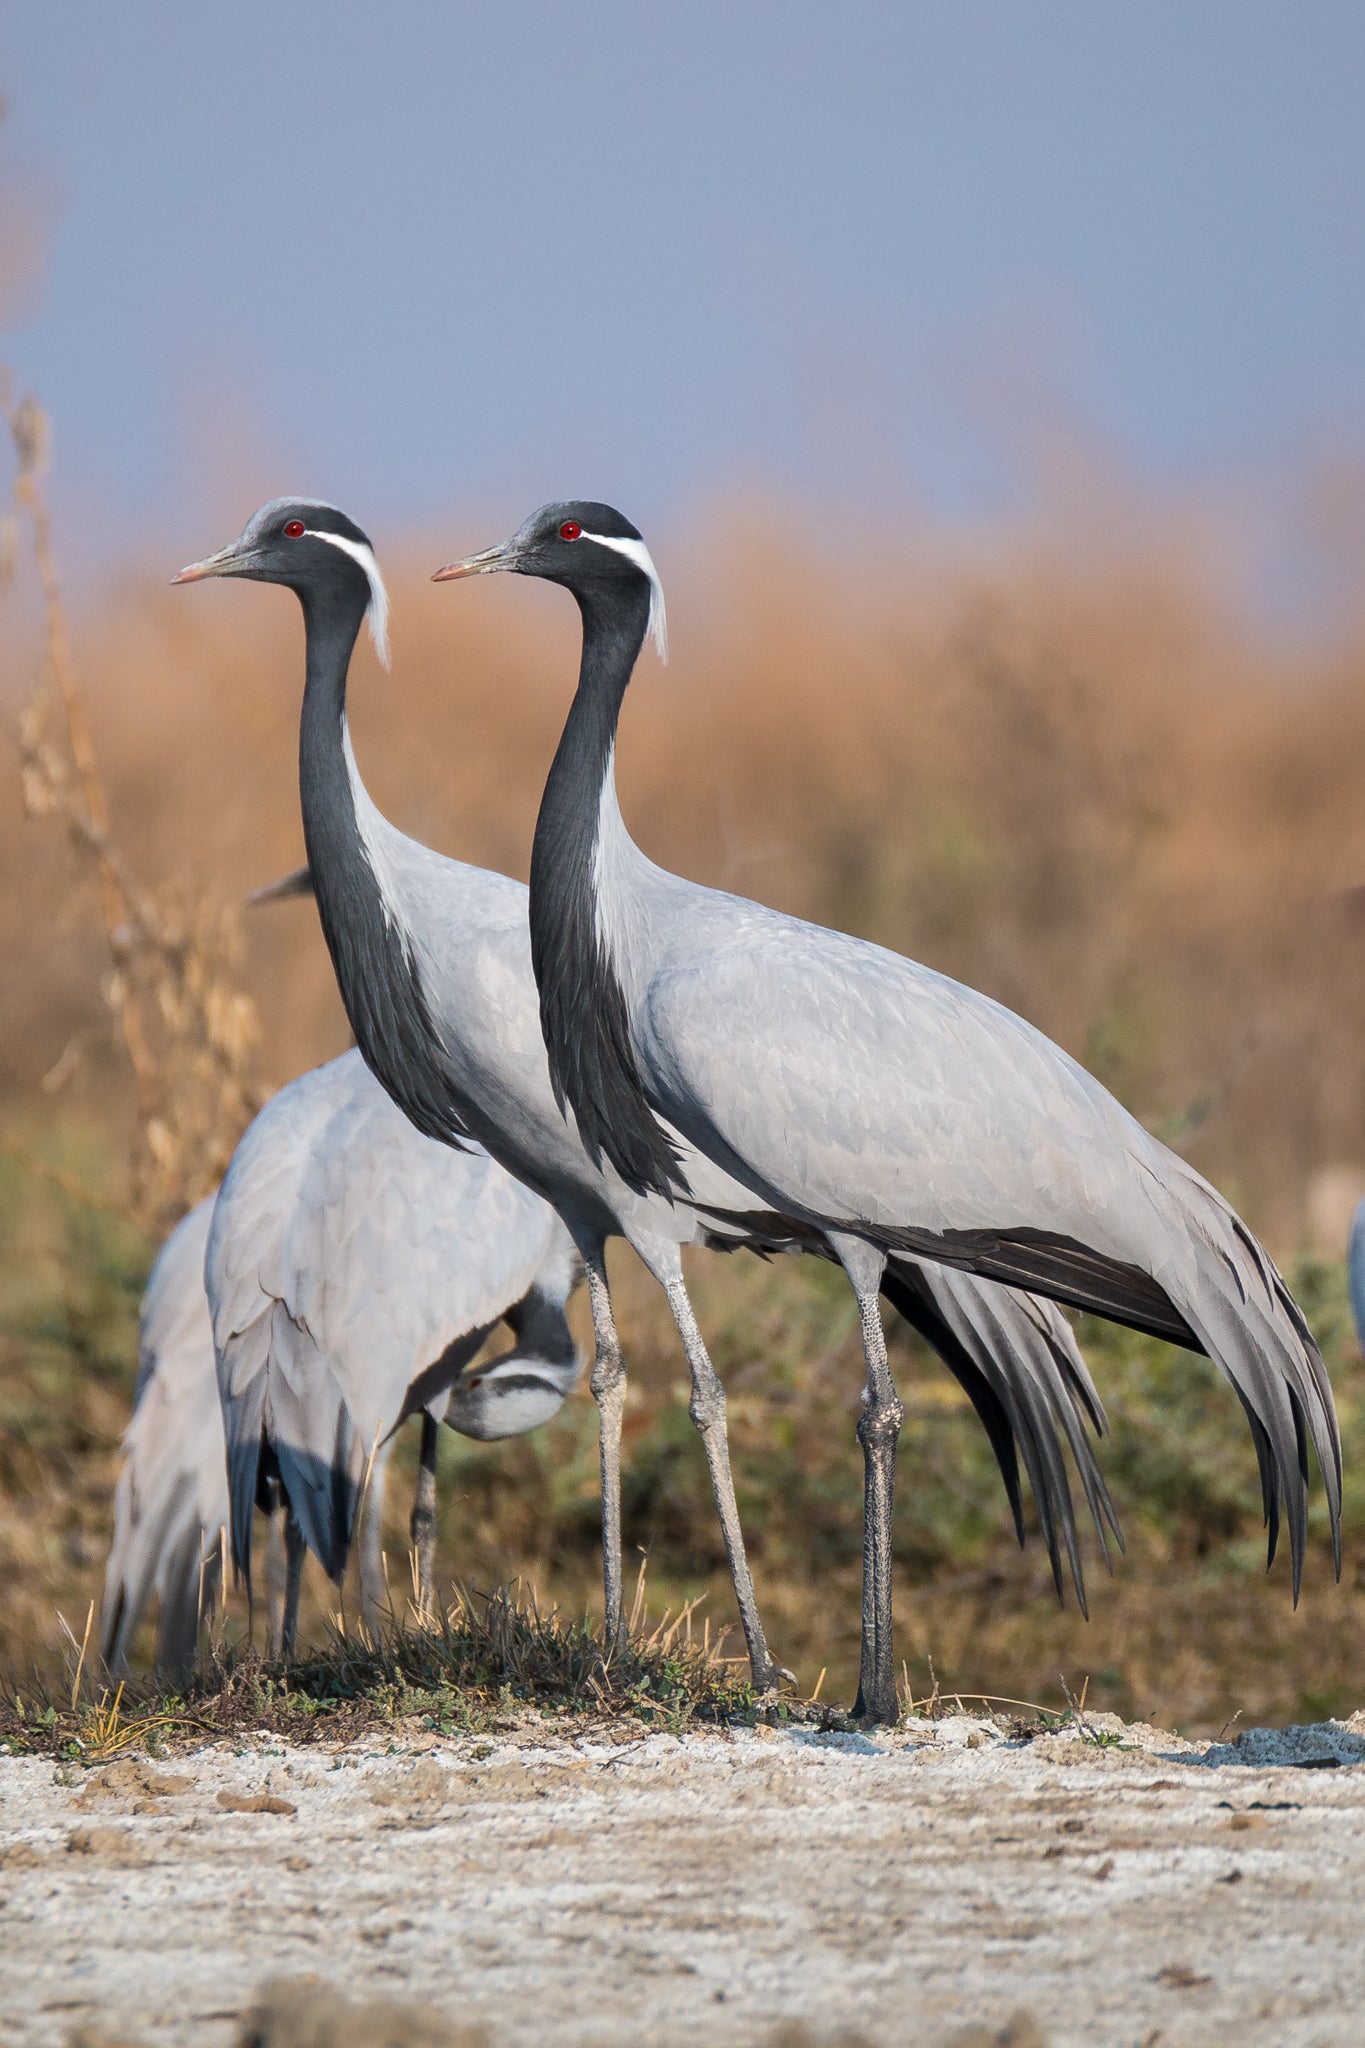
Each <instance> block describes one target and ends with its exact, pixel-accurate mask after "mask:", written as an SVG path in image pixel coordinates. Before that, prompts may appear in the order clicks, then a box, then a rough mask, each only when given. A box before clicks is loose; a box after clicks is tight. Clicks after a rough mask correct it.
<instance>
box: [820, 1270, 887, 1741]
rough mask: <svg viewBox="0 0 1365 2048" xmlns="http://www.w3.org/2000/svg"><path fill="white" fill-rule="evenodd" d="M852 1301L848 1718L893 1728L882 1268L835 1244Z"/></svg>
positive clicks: (885, 1361) (885, 1358)
mask: <svg viewBox="0 0 1365 2048" xmlns="http://www.w3.org/2000/svg"><path fill="white" fill-rule="evenodd" d="M831 1242H834V1246H835V1250H836V1251H837V1252H838V1254H839V1258H840V1261H841V1263H842V1265H843V1267H844V1270H845V1272H846V1273H847V1274H848V1277H849V1279H850V1281H851V1282H852V1284H853V1289H854V1292H855V1293H856V1295H857V1297H858V1317H859V1321H860V1322H861V1324H862V1334H863V1356H864V1357H865V1359H866V1361H867V1386H866V1389H865V1392H864V1397H863V1412H862V1414H861V1415H860V1417H859V1418H858V1441H859V1443H860V1444H861V1445H862V1447H863V1475H864V1476H863V1636H862V1652H861V1656H860V1659H859V1668H858V1697H857V1699H856V1700H855V1702H854V1705H853V1713H854V1718H855V1719H856V1720H860V1721H867V1722H872V1723H880V1724H882V1725H883V1726H885V1727H889V1728H893V1727H894V1726H895V1724H896V1722H897V1721H898V1720H899V1719H900V1702H899V1701H898V1699H897V1697H896V1660H895V1655H894V1651H893V1646H892V1635H891V1505H892V1498H893V1495H894V1492H895V1483H896V1441H897V1438H898V1437H899V1436H900V1433H901V1424H902V1423H903V1422H904V1420H905V1410H904V1408H902V1406H901V1404H900V1400H899V1398H898V1397H897V1394H896V1389H895V1386H894V1384H893V1382H892V1379H891V1368H890V1365H889V1364H888V1363H887V1357H886V1333H885V1332H884V1330H883V1329H882V1316H881V1307H880V1303H879V1300H878V1290H879V1288H880V1285H881V1275H882V1267H883V1264H884V1261H883V1259H882V1257H881V1255H880V1254H879V1253H877V1252H874V1251H873V1249H872V1248H871V1246H870V1245H866V1244H864V1243H862V1241H861V1240H859V1239H846V1238H845V1239H840V1240H838V1241H834V1240H833V1239H831Z"/></svg>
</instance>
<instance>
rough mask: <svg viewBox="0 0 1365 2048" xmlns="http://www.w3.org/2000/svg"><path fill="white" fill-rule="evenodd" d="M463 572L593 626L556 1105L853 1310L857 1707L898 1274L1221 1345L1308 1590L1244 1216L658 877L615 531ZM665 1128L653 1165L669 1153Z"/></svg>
mask: <svg viewBox="0 0 1365 2048" xmlns="http://www.w3.org/2000/svg"><path fill="white" fill-rule="evenodd" d="M472 561H473V563H478V564H481V565H483V566H485V567H492V568H512V569H515V570H517V571H519V572H520V573H522V574H530V575H540V576H546V577H548V578H550V579H551V580H553V581H556V582H560V583H563V584H564V585H566V586H567V587H568V588H569V589H570V590H571V591H572V593H573V595H574V597H575V598H576V600H577V602H578V605H579V609H580V612H581V614H582V617H583V628H584V632H583V657H582V665H581V669H580V675H579V683H578V690H577V694H576V696H575V699H574V703H573V706H572V709H571V711H570V714H569V718H568V722H567V724H566V726H565V729H564V735H563V738H562V740H561V743H560V747H559V750H558V753H557V754H556V758H555V762H554V766H553V768H552V770H551V774H550V778H549V780H548V782H547V784H546V789H545V796H544V800H543V802H542V806H541V811H540V817H539V820H538V823H537V828H536V847H535V851H534V852H533V855H532V867H531V891H532V900H531V929H532V944H533V947H534V948H535V950H536V956H537V973H538V979H539V988H540V998H541V1013H542V1019H543V1021H544V1023H545V1026H546V1031H547V1037H548V1048H549V1055H550V1064H551V1069H552V1073H553V1074H554V1076H555V1079H556V1082H557V1085H558V1087H559V1089H560V1090H561V1092H562V1094H563V1095H564V1097H565V1099H566V1100H567V1102H568V1103H569V1105H570V1106H571V1107H572V1109H573V1110H574V1112H575V1114H576V1115H577V1117H578V1119H579V1122H580V1125H581V1126H583V1127H584V1128H585V1129H591V1130H592V1131H593V1132H594V1133H595V1135H596V1137H597V1140H598V1141H599V1142H600V1144H601V1146H602V1149H603V1151H604V1152H605V1154H606V1156H607V1157H608V1158H609V1159H613V1160H615V1162H616V1164H617V1165H618V1167H620V1168H621V1170H622V1171H624V1172H628V1173H632V1174H634V1175H636V1176H637V1177H640V1178H642V1179H643V1181H644V1183H645V1184H647V1185H654V1186H656V1187H657V1188H659V1190H660V1191H661V1192H662V1191H666V1190H667V1189H668V1188H669V1187H671V1188H672V1190H673V1191H674V1192H675V1193H683V1194H686V1193H688V1192H691V1194H692V1196H693V1198H694V1199H697V1200H699V1201H700V1203H701V1204H702V1206H703V1207H706V1206H708V1205H709V1203H710V1201H711V1199H712V1198H711V1197H710V1195H709V1193H708V1192H707V1191H704V1190H698V1189H696V1188H695V1187H694V1186H693V1183H692V1177H691V1176H692V1167H691V1160H690V1158H689V1157H687V1156H685V1155H683V1154H681V1153H680V1152H678V1150H677V1148H678V1143H679V1140H682V1141H684V1142H685V1143H686V1144H687V1145H689V1146H691V1147H694V1148H695V1149H696V1152H697V1153H699V1154H700V1155H701V1156H703V1157H704V1158H705V1159H707V1160H708V1161H710V1162H711V1163H712V1165H713V1166H715V1167H718V1168H720V1169H721V1170H722V1171H724V1172H725V1173H727V1174H729V1175H730V1176H732V1177H733V1178H734V1179H735V1180H736V1181H738V1182H739V1183H740V1184H741V1185H742V1186H743V1187H744V1188H745V1189H747V1190H748V1191H749V1201H750V1202H751V1203H752V1201H753V1200H755V1199H757V1200H758V1201H759V1202H761V1203H762V1204H763V1205H764V1206H765V1207H767V1208H770V1209H772V1210H775V1211H777V1212H779V1213H781V1214H783V1215H786V1216H788V1217H793V1218H796V1219H798V1220H800V1221H801V1222H804V1223H805V1224H806V1225H808V1226H809V1227H811V1228H812V1229H815V1230H818V1231H820V1232H821V1233H823V1235H824V1236H825V1238H826V1239H827V1241H828V1242H829V1243H830V1244H831V1245H833V1246H834V1248H835V1249H836V1250H837V1252H838V1255H839V1257H840V1259H841V1261H842V1262H843V1264H844V1265H845V1267H846V1269H847V1270H848V1272H849V1276H850V1279H851V1280H852V1281H853V1284H854V1287H855V1291H856V1292H857V1294H858V1298H859V1305H860V1310H861V1313H862V1319H863V1327H864V1337H865V1343H866V1348H867V1359H868V1372H869V1390H870V1391H869V1400H868V1406H867V1408H866V1410H865V1413H864V1417H863V1420H862V1422H861V1423H860V1426H859V1433H860V1436H861V1438H862V1441H863V1443H864V1447H865V1451H866V1453H867V1458H868V1481H869V1501H870V1502H871V1499H872V1494H873V1492H874V1490H876V1491H877V1493H878V1500H879V1505H878V1506H877V1508H876V1510H875V1513H873V1512H872V1510H871V1508H870V1510H869V1548H868V1553H867V1557H868V1564H869V1570H872V1569H874V1568H875V1571H876V1572H877V1573H878V1574H879V1575H880V1578H881V1580H883V1581H884V1584H882V1585H881V1586H880V1587H879V1589H878V1591H877V1593H876V1597H875V1600H873V1602H872V1604H871V1606H868V1607H865V1612H866V1613H867V1615H868V1617H869V1622H868V1629H867V1630H866V1631H865V1638H864V1671H863V1686H862V1689H861V1703H862V1704H863V1705H864V1707H865V1708H866V1709H867V1711H869V1712H872V1713H874V1714H875V1715H876V1716H877V1717H878V1718H885V1717H886V1716H887V1714H889V1713H893V1712H894V1684H893V1681H892V1676H891V1671H892V1666H891V1645H890V1593H889V1549H888V1546H889V1513H890V1488H891V1469H892V1461H893V1459H894V1447H895V1439H896V1435H897V1433H898V1430H899V1426H900V1419H901V1411H900V1404H899V1401H898V1400H897V1398H896V1395H895V1390H894V1387H893V1386H892V1383H891V1379H890V1374H889V1370H888V1367H887V1363H886V1357H885V1346H884V1343H883V1341H882V1338H881V1332H880V1326H879V1325H878V1324H877V1323H876V1321H875V1295H876V1290H877V1288H878V1286H879V1285H880V1284H881V1280H882V1276H883V1273H884V1271H885V1267H886V1262H887V1261H888V1260H894V1259H896V1258H897V1257H901V1256H904V1255H905V1254H907V1253H910V1254H914V1255H916V1256H918V1257H921V1258H928V1259H933V1260H937V1261H941V1262H943V1263H944V1264H946V1265H948V1266H953V1267H957V1268H959V1269H961V1270H963V1271H968V1272H973V1273H976V1274H977V1275H979V1276H982V1277H984V1278H986V1279H989V1280H1000V1281H1005V1282H1007V1283H1009V1284H1011V1285H1016V1286H1021V1287H1029V1288H1034V1289H1036V1290H1038V1291H1039V1292H1041V1293H1044V1294H1047V1295H1050V1296H1052V1297H1054V1298H1056V1299H1058V1300H1060V1301H1063V1302H1068V1303H1071V1304H1072V1305H1074V1306H1077V1307H1081V1308H1086V1309H1091V1310H1094V1311H1095V1312H1097V1313H1099V1314H1101V1315H1107V1316H1111V1317H1113V1318H1115V1319H1116V1320H1118V1321H1121V1322H1127V1323H1130V1324H1133V1325H1134V1326H1136V1327H1137V1328H1140V1329H1146V1330H1151V1331H1155V1332H1157V1333H1158V1334H1160V1335H1162V1336H1165V1337H1168V1338H1171V1339H1172V1340H1173V1341H1175V1342H1177V1343H1181V1344H1185V1345H1188V1346H1190V1347H1191V1348H1193V1349H1197V1350H1201V1351H1204V1352H1206V1353H1207V1354H1208V1355H1209V1356H1210V1357H1211V1358H1212V1359H1213V1360H1214V1361H1215V1362H1216V1363H1217V1365H1218V1366H1219V1367H1220V1368H1221V1369H1222V1371H1223V1372H1224V1373H1225V1374H1226V1376H1227V1377H1228V1379H1229V1380H1230V1381H1231V1383H1232V1385H1233V1387H1234V1389H1235V1390H1236V1392H1237V1395H1238V1397H1239V1399H1240V1400H1241V1402H1242V1405H1243V1408H1244V1410H1245V1411H1246V1414H1247V1416H1248V1419H1249V1421H1250V1425H1251V1430H1252V1436H1253V1440H1254V1444H1255V1448H1256V1453H1257V1459H1258V1463H1259V1466H1260V1476H1261V1486H1262V1497H1263V1504H1264V1510H1265V1517H1266V1522H1267V1525H1268V1530H1269V1550H1270V1555H1271V1557H1272V1558H1273V1556H1274V1550H1275V1541H1276V1536H1277V1532H1278V1529H1279V1526H1280V1521H1281V1516H1282V1515H1283V1516H1284V1518H1285V1519H1286V1520H1287V1523H1288V1529H1289V1538H1290V1547H1291V1552H1292V1561H1293V1583H1294V1592H1295V1597H1296V1598H1297V1594H1298V1588H1299V1581H1300V1576H1301V1572H1302V1568H1303V1557H1304V1547H1305V1542H1306V1535H1307V1501H1308V1453H1307V1445H1308V1440H1309V1439H1310V1438H1311V1440H1312V1443H1313V1446H1314V1449H1315V1451H1316V1454H1317V1458H1318V1463H1319V1466H1320V1468H1321V1471H1322V1474H1323V1478H1324V1481H1325V1485H1326V1491H1327V1497H1328V1504H1329V1510H1330V1515H1331V1522H1332V1529H1333V1536H1334V1541H1335V1542H1336V1544H1337V1546H1338V1557H1339V1544H1340V1534H1339V1521H1340V1507H1341V1447H1340V1439H1339V1436H1338V1432H1337V1423H1336V1415H1335V1410H1334V1407H1333V1402H1332V1394H1331V1388H1330V1386H1329V1384H1328V1380H1327V1375H1326V1372H1325V1370H1324V1368H1323V1364H1322V1360H1321V1358H1320V1356H1319V1353H1318V1350H1317V1346H1316V1345H1315V1343H1314V1342H1313V1339H1312V1337H1311V1335H1310V1333H1309V1331H1308V1328H1307V1326H1306V1324H1305V1322H1304V1320H1303V1317H1302V1315H1301V1313H1300V1312H1299V1310H1298V1308H1297V1306H1296V1305H1295V1303H1294V1302H1293V1300H1292V1299H1291V1297H1290V1295H1289V1293H1288V1290H1287V1289H1286V1287H1285V1285H1284V1282H1283V1281H1282V1279H1281V1278H1280V1275H1279V1274H1278V1272H1277V1271H1276V1269H1275V1267H1274V1265H1273V1263H1272V1262H1271V1260H1270V1258H1269V1257H1268V1255H1267V1254H1266V1253H1265V1251H1264V1250H1263V1249H1262V1247H1261V1246H1260V1245H1259V1244H1258V1243H1257V1241H1256V1239H1255V1238H1254V1237H1253V1236H1252V1234H1251V1232H1250V1231H1249V1230H1248V1229H1247V1228H1246V1226H1245V1224H1244V1223H1242V1221H1241V1220H1240V1218H1238V1217H1237V1216H1236V1215H1235V1214H1234V1212H1233V1211H1232V1210H1231V1208H1230V1207H1229V1206H1228V1204H1227V1203H1226V1202H1225V1201H1224V1200H1223V1198H1222V1197H1221V1196H1220V1195H1219V1194H1218V1193H1217V1192H1216V1190H1214V1189H1213V1188H1212V1187H1210V1186H1209V1184H1208V1182H1207V1181H1205V1180H1203V1179H1202V1178H1201V1177H1200V1176H1199V1175H1198V1174H1197V1173H1195V1172H1194V1170H1193V1169H1192V1168H1191V1167H1189V1166H1188V1165H1187V1164H1186V1163H1185V1162H1184V1161H1183V1160H1182V1159H1180V1158H1178V1157H1177V1156H1176V1155H1175V1154H1174V1153H1172V1152H1170V1151H1168V1150H1167V1149H1166V1147H1164V1146H1162V1145H1160V1144H1158V1143H1157V1141H1156V1140H1155V1139H1154V1138H1152V1137H1151V1136H1150V1135H1149V1134H1148V1133H1147V1132H1146V1131H1145V1130H1143V1128H1142V1127H1141V1125H1140V1124H1138V1123H1137V1122H1136V1120H1135V1119H1134V1118H1133V1117H1131V1116H1130V1115H1129V1114H1128V1113H1127V1112H1126V1111H1125V1110H1123V1109H1122V1108H1121V1107H1120V1106H1119V1104H1118V1103H1117V1102H1115V1100H1114V1099H1113V1097H1112V1096H1111V1095H1109V1094H1108V1093H1107V1091H1106V1090H1105V1089H1103V1088H1102V1087H1101V1086H1100V1084H1099V1083H1098V1082H1097V1081H1095V1080H1094V1079H1093V1077H1092V1076H1091V1075H1089V1074H1087V1073H1086V1072H1085V1071H1084V1070H1083V1069H1082V1068H1081V1067H1079V1066H1078V1065H1077V1064H1076V1062H1075V1061H1074V1060H1072V1059H1070V1058H1068V1057H1067V1055H1066V1054H1065V1053H1063V1052H1061V1051H1060V1050H1059V1048H1058V1047H1056V1046H1055V1045H1053V1044H1051V1043H1050V1042H1049V1041H1048V1040H1047V1039H1046V1038H1044V1037H1043V1035H1042V1034H1041V1033H1040V1032H1038V1031H1036V1030H1035V1029H1034V1028H1033V1027H1032V1026H1031V1025H1029V1024H1027V1023H1025V1022H1024V1020H1023V1019H1022V1018H1019V1017H1016V1016H1014V1015H1013V1014H1012V1013H1011V1012H1009V1011H1008V1010H1006V1009H1004V1008H1003V1007H1002V1006H1001V1005H999V1004H998V1003H995V1002H992V1001H990V1000H989V999H988V998H987V997H985V996H982V995H979V994H977V993H976V992H975V991H973V990H971V989H969V988H965V987H963V986H961V985H960V984H958V983H956V982H953V981H950V980H949V979H948V978H947V977H946V976H944V975H941V974H937V973H935V972H933V971H932V970H931V969H929V968H926V967H923V966H920V965H918V964H917V963H916V962H914V961H912V960H908V959H905V958H903V957H901V956H900V955H898V954H895V953H891V952H888V951H887V950H885V949H884V948H882V947H879V946H874V945H871V944H869V943H867V942H866V941H864V940H860V939H855V938H851V937H849V936H848V935H847V934H845V933H842V932H837V931H830V930H826V929H824V928H822V927H819V926H815V925H812V924H808V923H805V922H803V921H802V920H800V919H798V918H794V917H788V916H785V915H783V914H781V913H779V912H777V911H773V910H769V909H766V908H764V907H763V906H762V905H759V904H756V903H752V902H749V901H747V900H746V899H743V898H740V897H737V896H733V895H728V894H725V893H723V892H721V891H718V890H714V889H707V888H703V887H700V886H699V885H697V884H695V883H692V882H688V881H686V880H684V879H683V878H681V877H680V876H676V875H672V874H669V873H667V872H665V871H664V870H663V869H661V868H659V867H657V866H656V865H655V864H654V863H653V862H652V861H650V860H649V859H647V858H646V856H645V855H644V854H643V853H642V852H641V851H640V849H639V848H638V847H637V846H636V845H635V843H634V841H633V840H632V839H631V837H630V834H629V833H628V832H627V830H626V827H625V824H624V822H623V820H622V817H621V813H620V809H619V806H618V804H617V800H616V785H615V769H614V743H615V731H616V723H617V719H618V717H619V713H620V707H621V701H622V698H623V696H624V693H625V689H626V687H627V684H628V682H629V679H630V675H631V672H632V670H633V668H634V664H635V661H636V658H637V656H638V654H639V651H640V648H641V645H642V643H643V640H644V635H645V632H646V630H647V627H648V625H649V624H650V623H651V621H652V620H654V619H656V618H657V617H658V616H659V615H660V613H661V608H662V601H661V598H660V596H659V592H658V580H657V575H656V573H655V571H654V568H653V564H652V562H651V561H650V559H649V556H648V552H647V550H646V549H645V548H644V544H643V542H642V540H641V539H640V536H639V534H638V533H637V531H636V529H635V528H634V527H632V526H631V525H630V524H629V522H628V521H626V520H624V519H623V518H622V516H621V514H620V513H618V512H615V511H614V510H612V508H610V507H606V506H600V505H589V504H577V503H574V504H560V505H553V506H547V507H545V508H544V509H543V510H542V511H541V512H539V513H537V514H535V515H533V517H532V518H531V519H530V520H528V521H527V522H526V524H525V526H523V527H522V528H521V530H520V532H519V533H518V534H517V535H516V536H514V538H513V539H512V540H511V541H510V542H508V543H507V544H506V545H505V546H504V547H503V548H502V549H494V550H490V551H489V552H488V554H487V555H486V556H483V557H476V558H472ZM464 566H466V567H468V566H472V564H471V565H464ZM585 1047H591V1048H593V1049H594V1057H593V1058H591V1059H589V1058H586V1057H585V1053H584V1048H585ZM650 1123H653V1125H654V1127H655V1130H656V1132H657V1133H658V1135H659V1138H660V1139H661V1141H662V1147H660V1146H654V1147H653V1148H651V1144H650V1140H649V1135H648V1130H647V1128H646V1127H647V1126H648V1125H649V1124H650ZM670 1147H671V1148H672V1149H673V1150H674V1151H675V1153H676V1154H677V1157H676V1165H675V1166H672V1167H670V1165H669V1164H668V1152H669V1149H670ZM741 1206H742V1205H741ZM874 1608H875V1616H874V1614H873V1609H874ZM874 1667H875V1668H874Z"/></svg>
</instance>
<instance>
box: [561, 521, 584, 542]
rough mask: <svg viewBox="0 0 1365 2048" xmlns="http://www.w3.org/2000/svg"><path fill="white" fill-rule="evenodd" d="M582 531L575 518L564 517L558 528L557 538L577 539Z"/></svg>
mask: <svg viewBox="0 0 1365 2048" xmlns="http://www.w3.org/2000/svg"><path fill="white" fill-rule="evenodd" d="M582 531H583V529H582V527H581V526H580V525H579V523H578V521H577V520H576V519H566V520H565V521H564V524H563V525H562V526H561V527H560V529H559V538H560V539H561V540H577V539H578V538H579V536H580V535H581V534H582Z"/></svg>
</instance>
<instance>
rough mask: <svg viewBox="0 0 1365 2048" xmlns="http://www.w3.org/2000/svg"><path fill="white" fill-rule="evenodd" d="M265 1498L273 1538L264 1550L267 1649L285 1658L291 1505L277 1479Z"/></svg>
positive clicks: (268, 1539) (267, 1485)
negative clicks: (286, 1535)
mask: <svg viewBox="0 0 1365 2048" xmlns="http://www.w3.org/2000/svg"><path fill="white" fill-rule="evenodd" d="M266 1498H267V1499H268V1501H269V1503H270V1505H269V1507H268V1509H267V1510H266V1512H267V1514H268V1516H269V1518H270V1534H269V1536H268V1537H267V1539H266V1548H265V1600H266V1620H267V1629H266V1645H267V1650H268V1653H269V1655H270V1656H271V1657H280V1656H282V1655H283V1654H284V1608H285V1579H286V1576H287V1566H286V1564H285V1555H284V1524H285V1522H286V1520H287V1519H288V1515H289V1504H288V1502H287V1500H286V1499H285V1493H284V1488H283V1487H282V1486H281V1485H280V1482H279V1480H278V1479H268V1480H267V1481H266Z"/></svg>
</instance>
